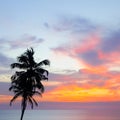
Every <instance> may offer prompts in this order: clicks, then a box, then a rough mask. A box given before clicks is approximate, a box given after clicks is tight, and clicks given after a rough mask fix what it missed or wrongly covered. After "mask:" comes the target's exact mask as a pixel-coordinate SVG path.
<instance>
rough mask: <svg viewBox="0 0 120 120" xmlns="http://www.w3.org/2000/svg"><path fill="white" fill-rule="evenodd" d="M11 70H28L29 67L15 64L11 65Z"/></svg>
mask: <svg viewBox="0 0 120 120" xmlns="http://www.w3.org/2000/svg"><path fill="white" fill-rule="evenodd" d="M11 68H12V69H13V68H20V69H27V68H28V65H26V64H20V63H13V64H11Z"/></svg>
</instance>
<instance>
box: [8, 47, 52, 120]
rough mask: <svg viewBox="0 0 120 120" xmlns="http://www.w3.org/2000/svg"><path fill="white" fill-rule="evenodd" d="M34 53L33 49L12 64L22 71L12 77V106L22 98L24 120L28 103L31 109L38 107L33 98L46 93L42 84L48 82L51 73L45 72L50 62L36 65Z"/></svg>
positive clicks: (45, 61)
mask: <svg viewBox="0 0 120 120" xmlns="http://www.w3.org/2000/svg"><path fill="white" fill-rule="evenodd" d="M33 55H34V51H33V48H31V49H27V51H26V52H25V53H23V54H22V55H21V56H19V57H18V58H17V60H18V63H13V64H11V68H12V69H13V68H19V69H22V71H16V72H15V74H14V75H12V77H11V87H10V88H9V90H10V91H13V92H14V94H15V95H14V97H13V98H12V99H11V101H10V105H12V102H13V101H14V100H15V99H16V98H18V97H19V96H21V97H22V102H21V109H22V113H21V119H20V120H22V119H23V115H24V112H25V109H26V107H27V103H28V102H29V103H30V104H31V108H32V109H33V104H34V103H35V105H36V106H37V105H38V104H37V102H36V101H35V99H34V98H33V96H34V95H35V94H40V95H42V93H43V92H44V86H43V84H42V83H41V81H42V80H48V74H49V72H48V71H47V70H45V69H44V68H43V67H42V66H43V65H50V61H49V60H47V59H46V60H43V61H41V62H39V63H36V62H35V60H34V57H33Z"/></svg>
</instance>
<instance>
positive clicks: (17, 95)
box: [10, 91, 21, 106]
mask: <svg viewBox="0 0 120 120" xmlns="http://www.w3.org/2000/svg"><path fill="white" fill-rule="evenodd" d="M20 94H21V91H20V92H19V93H17V94H16V95H15V96H14V97H13V98H12V99H11V101H10V106H11V105H12V102H13V101H14V100H15V99H16V98H17V97H19V95H20Z"/></svg>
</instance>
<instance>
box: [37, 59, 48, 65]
mask: <svg viewBox="0 0 120 120" xmlns="http://www.w3.org/2000/svg"><path fill="white" fill-rule="evenodd" d="M42 65H50V61H49V60H48V59H46V60H43V61H41V62H39V63H38V64H37V65H36V67H38V66H42Z"/></svg>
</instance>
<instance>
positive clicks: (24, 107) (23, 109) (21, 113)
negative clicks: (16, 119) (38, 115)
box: [20, 107, 26, 120]
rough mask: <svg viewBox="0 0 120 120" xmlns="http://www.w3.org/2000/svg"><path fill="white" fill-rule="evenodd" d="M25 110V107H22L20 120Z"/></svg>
mask: <svg viewBox="0 0 120 120" xmlns="http://www.w3.org/2000/svg"><path fill="white" fill-rule="evenodd" d="M25 109H26V107H23V109H22V113H21V118H20V120H22V119H23V115H24V112H25Z"/></svg>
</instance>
